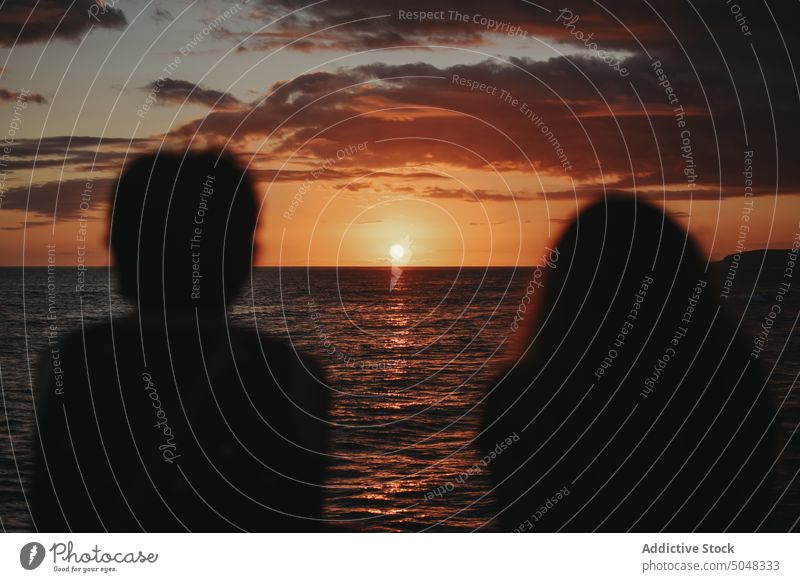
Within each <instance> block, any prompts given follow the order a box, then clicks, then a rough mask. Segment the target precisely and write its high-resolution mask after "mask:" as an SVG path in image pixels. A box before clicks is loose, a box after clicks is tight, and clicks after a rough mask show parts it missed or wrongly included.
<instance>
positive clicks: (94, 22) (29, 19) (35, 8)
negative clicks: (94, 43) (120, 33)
mask: <svg viewBox="0 0 800 582" xmlns="http://www.w3.org/2000/svg"><path fill="white" fill-rule="evenodd" d="M0 13H2V14H1V17H0V46H13V45H14V44H27V43H34V42H43V41H47V40H48V39H49V38H50V37H51V36H52V37H53V38H61V39H67V40H75V39H77V38H79V37H80V36H81V35H82V34H84V33H86V32H88V31H89V30H90V29H91V28H93V27H94V28H111V29H122V28H124V27H125V26H127V24H128V22H127V20H126V19H125V15H124V14H123V12H122V10H120V9H118V8H113V7H108V8H105V9H104V8H102V7H101V6H100V4H99V3H96V2H94V1H93V0H39V1H38V2H31V1H29V0H6V1H5V2H3V4H2V8H0Z"/></svg>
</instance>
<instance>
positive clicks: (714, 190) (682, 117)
mask: <svg viewBox="0 0 800 582" xmlns="http://www.w3.org/2000/svg"><path fill="white" fill-rule="evenodd" d="M659 61H660V64H661V67H663V68H664V70H666V71H669V72H668V73H667V74H668V77H669V83H670V86H671V87H672V89H673V90H674V91H675V94H676V95H678V97H679V102H678V103H677V105H676V104H674V103H670V102H669V100H668V97H669V95H668V94H667V93H666V92H665V88H664V86H663V85H659V82H660V79H659V78H658V77H657V75H656V73H655V71H654V67H653V65H652V63H651V61H649V60H648V59H647V58H646V57H643V56H639V55H637V56H631V57H629V58H627V59H626V60H625V61H624V64H625V66H626V67H627V68H628V69H629V71H630V75H629V76H627V77H623V76H621V75H620V74H619V73H618V72H617V71H615V70H613V68H611V67H609V66H608V65H607V64H606V63H603V62H602V61H600V60H598V59H589V58H579V59H570V58H566V57H560V58H554V59H550V60H547V61H534V60H531V59H526V58H510V59H508V61H507V62H502V61H497V60H486V61H484V62H480V63H476V64H470V65H455V66H452V67H446V68H437V67H435V66H433V65H430V64H426V63H412V64H404V65H387V64H382V63H373V64H369V65H362V66H358V67H352V68H343V69H340V70H337V71H333V72H327V73H326V72H317V73H312V74H308V75H301V76H299V77H297V78H295V79H292V80H291V81H286V82H282V83H278V84H276V85H274V86H273V87H272V88H271V91H270V94H269V95H268V97H267V99H266V100H264V101H263V102H258V103H255V104H252V105H251V106H249V107H248V108H247V109H242V110H240V111H220V112H212V113H211V114H209V115H207V116H205V117H204V118H202V119H200V120H197V121H195V122H191V123H189V124H187V125H185V126H184V127H182V128H179V129H178V130H176V131H175V132H174V133H173V134H172V136H173V137H176V138H179V139H187V140H188V139H191V138H192V137H193V136H195V135H196V134H197V133H198V132H199V133H200V134H201V135H203V136H204V137H206V138H207V139H208V140H209V141H212V142H213V141H215V140H216V141H218V142H220V143H224V142H226V141H227V140H228V139H229V138H231V140H232V142H233V143H237V141H239V142H241V143H247V142H250V141H252V140H253V139H263V138H264V137H265V136H267V135H269V136H270V140H269V144H270V146H269V147H270V149H269V150H267V151H266V152H265V153H264V159H265V160H271V161H273V162H278V161H279V162H281V163H282V162H284V161H286V160H289V159H291V160H292V161H293V162H295V161H298V160H304V161H305V160H312V161H313V160H315V159H316V160H323V159H327V158H330V157H334V156H336V152H337V151H339V150H341V149H342V148H347V147H350V146H352V145H353V144H357V143H362V142H363V143H366V144H367V147H366V149H365V150H364V151H363V152H357V153H355V154H354V155H352V156H347V157H345V158H344V159H342V160H341V161H340V162H339V163H337V166H336V167H337V169H338V170H342V169H344V168H347V167H351V166H352V167H356V166H358V167H365V168H372V169H377V170H380V169H382V168H387V167H403V166H406V167H408V166H421V165H430V164H433V165H435V164H446V165H450V166H456V167H462V168H472V169H488V168H489V167H490V166H489V164H491V167H493V168H494V169H495V170H498V171H507V170H518V171H524V172H530V173H531V175H532V179H531V180H532V181H531V186H530V187H531V188H532V189H535V188H536V187H537V186H536V182H535V181H534V178H533V172H534V171H536V172H543V173H545V174H550V175H565V176H569V177H571V178H573V179H575V180H577V181H580V182H581V183H584V184H592V185H597V187H598V188H600V189H602V187H603V185H604V184H605V187H606V188H616V189H621V190H628V191H633V190H634V189H642V188H644V189H647V190H656V189H658V188H666V189H667V190H668V195H671V196H676V197H678V198H686V197H690V196H691V197H694V198H708V199H712V198H719V197H728V196H734V195H737V194H738V195H741V194H742V193H743V192H744V177H743V175H742V171H743V167H744V164H745V153H744V152H745V151H749V150H752V151H754V152H755V156H754V165H755V167H756V168H757V171H756V174H755V178H754V190H755V192H756V193H757V194H769V193H773V194H774V193H775V191H776V189H777V191H778V192H779V193H790V192H797V191H800V165H798V164H796V163H795V162H794V159H795V158H796V157H797V154H798V146H797V140H796V138H795V136H796V133H797V131H796V130H797V121H796V115H794V113H793V112H794V110H795V109H796V107H797V104H796V101H797V93H796V88H793V87H792V83H793V77H792V76H790V75H783V76H779V75H777V74H772V79H773V80H772V81H769V82H768V83H767V84H766V85H765V84H764V82H763V80H762V77H761V75H760V73H759V74H757V75H752V74H750V73H752V70H751V67H752V66H756V65H757V63H756V62H755V61H752V60H751V61H748V62H744V61H742V62H741V63H740V65H739V66H740V67H742V68H743V70H744V71H746V72H747V73H748V74H746V75H738V76H737V77H736V85H735V89H736V93H735V95H734V96H733V98H732V85H731V77H730V76H729V75H728V73H727V71H726V70H725V69H724V67H717V68H716V69H715V68H714V67H713V66H712V65H711V64H710V63H705V62H693V63H691V64H687V63H686V62H684V61H682V60H681V59H680V58H678V57H667V56H665V57H663V59H659ZM762 66H763V67H764V70H765V71H766V70H769V71H777V70H778V69H779V68H780V66H779V64H778V63H772V62H770V63H762ZM692 67H694V68H695V70H700V68H702V70H703V71H706V73H705V78H704V79H703V81H702V82H699V81H698V79H697V77H696V76H695V74H694V70H693V69H692ZM459 78H463V79H468V80H470V81H473V80H474V81H476V82H478V83H483V84H485V86H486V87H488V88H492V89H491V90H489V89H487V90H485V91H480V90H476V91H471V90H470V89H469V88H467V87H465V86H462V85H459V83H458V82H454V80H457V79H459ZM792 89H793V90H794V92H793V91H792ZM740 105H741V109H740ZM676 107H681V108H682V110H681V112H680V114H679V113H678V111H677V110H676ZM765 107H767V108H771V109H772V112H773V113H774V115H775V117H776V120H778V121H776V123H775V125H774V126H773V125H772V123H771V116H770V115H769V113H768V111H769V109H767V111H765ZM743 121H744V124H743V123H742V122H743ZM776 143H777V144H778V145H779V147H777V148H776ZM310 163H313V162H310ZM687 172H690V173H693V176H687ZM690 178H691V179H690ZM681 184H683V186H684V189H683V190H681V188H680V186H681ZM594 187H595V186H592V188H594ZM569 195H570V196H572V194H571V193H569Z"/></svg>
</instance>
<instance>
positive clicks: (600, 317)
mask: <svg viewBox="0 0 800 582" xmlns="http://www.w3.org/2000/svg"><path fill="white" fill-rule="evenodd" d="M557 252H558V254H559V260H558V263H557V264H555V265H550V266H549V267H548V268H547V269H546V274H545V276H544V277H543V278H542V281H543V285H544V287H543V288H541V289H537V291H538V292H539V293H541V296H540V297H539V300H540V301H541V307H540V310H539V313H538V315H537V321H536V322H535V326H533V327H528V328H522V330H521V331H520V333H521V334H522V336H523V339H522V346H523V348H525V349H524V351H523V353H522V354H521V355H520V356H519V359H518V360H517V361H516V363H515V365H513V366H510V367H509V369H507V370H505V371H504V372H503V373H502V374H501V375H500V377H499V378H498V379H497V381H496V382H495V383H494V384H493V385H492V386H490V389H489V393H488V395H487V398H486V410H485V417H484V426H483V432H482V433H481V435H480V437H479V442H480V445H481V446H482V448H483V449H484V450H485V451H489V450H492V448H493V447H494V446H495V444H496V443H497V442H499V441H501V440H503V439H504V438H505V437H506V436H508V435H509V434H511V433H514V432H516V433H517V434H518V435H519V436H520V442H519V443H516V444H513V445H511V446H509V447H508V449H507V450H506V451H505V452H503V453H502V455H498V456H497V458H496V459H495V460H494V461H493V462H492V465H491V469H492V474H493V479H494V485H495V489H494V491H495V494H496V499H497V513H496V516H495V517H496V520H495V521H496V523H497V524H498V526H499V527H500V528H501V529H503V530H506V531H544V532H547V531H550V532H552V531H573V532H589V531H612V532H617V531H629V530H631V531H661V530H664V531H695V530H697V531H723V530H730V531H754V530H756V529H757V528H759V527H760V525H761V523H762V520H763V518H765V517H766V514H767V513H768V512H769V509H770V504H769V495H768V491H769V485H770V483H769V471H770V467H771V465H772V463H773V462H774V459H775V453H774V448H773V447H774V441H773V438H774V436H773V435H774V427H773V422H774V410H773V408H772V407H771V405H770V403H769V401H768V398H767V393H766V385H765V384H766V382H765V377H764V375H763V374H762V372H761V370H760V369H759V366H758V365H757V362H756V361H751V360H749V359H748V357H747V354H748V352H747V351H746V349H745V348H744V346H743V338H742V333H741V332H739V331H737V330H736V329H735V328H734V327H733V325H732V324H731V323H730V322H729V320H728V318H727V317H726V315H725V313H724V312H723V311H722V310H721V309H720V307H719V304H718V292H717V291H715V289H714V287H715V286H714V284H713V283H712V281H711V280H709V274H708V273H707V272H706V270H705V265H704V264H703V261H702V260H701V258H700V255H699V253H698V251H697V249H696V248H695V246H694V244H693V242H692V241H691V240H690V238H689V237H688V235H687V234H686V232H685V231H683V229H681V228H680V227H678V226H677V225H676V224H674V223H673V222H672V220H670V219H669V218H668V217H667V216H665V215H664V214H663V213H662V212H661V211H660V210H657V209H655V208H653V207H652V206H650V205H649V204H645V203H642V202H640V201H634V200H631V199H621V198H607V199H604V200H601V201H599V202H596V203H594V204H592V205H590V206H589V207H588V208H586V209H585V210H584V211H583V212H581V213H580V215H579V216H578V217H577V219H576V220H575V221H574V222H573V223H572V224H571V225H570V226H569V228H568V229H567V230H566V232H565V233H564V234H563V236H562V237H561V239H560V241H559V242H558V245H557Z"/></svg>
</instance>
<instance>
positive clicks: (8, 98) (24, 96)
mask: <svg viewBox="0 0 800 582" xmlns="http://www.w3.org/2000/svg"><path fill="white" fill-rule="evenodd" d="M18 99H20V100H21V101H22V102H23V103H36V104H39V105H45V104H47V99H45V97H44V95H42V94H40V93H20V92H17V91H9V90H8V89H0V103H13V102H15V101H17V100H18Z"/></svg>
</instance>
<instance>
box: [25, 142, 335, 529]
mask: <svg viewBox="0 0 800 582" xmlns="http://www.w3.org/2000/svg"><path fill="white" fill-rule="evenodd" d="M256 217H257V206H256V202H255V199H254V191H253V187H252V184H251V182H250V179H249V177H248V176H247V174H245V173H244V172H243V171H242V170H241V169H239V168H238V167H237V166H236V164H235V163H234V162H233V160H231V159H230V158H229V157H227V156H222V157H221V158H219V159H218V156H217V155H215V154H211V153H206V154H189V155H187V156H186V157H185V159H181V157H179V156H172V155H158V156H157V157H155V156H148V157H143V158H140V159H138V160H137V161H135V162H134V163H133V164H132V165H131V166H130V167H129V168H128V169H127V170H126V171H125V172H124V173H123V175H122V176H121V178H120V180H119V184H118V188H117V191H116V196H115V203H114V206H113V208H112V214H111V227H110V232H109V240H110V245H111V249H112V251H113V253H114V257H115V261H116V265H117V273H118V276H119V282H120V285H121V289H122V292H123V293H124V294H125V295H126V296H127V297H129V298H130V299H131V300H133V301H135V302H136V304H137V307H138V309H137V311H136V313H135V315H133V316H132V317H129V318H125V319H119V318H118V319H114V320H109V321H107V322H104V323H102V324H100V325H96V326H92V327H87V328H85V329H83V330H81V331H79V332H75V333H73V334H72V335H71V336H69V337H67V338H66V339H65V340H63V341H62V342H61V344H60V346H59V349H60V360H61V368H62V369H63V374H61V375H60V376H59V377H56V376H54V375H53V374H52V368H47V367H45V368H43V370H44V372H43V374H42V378H41V382H40V387H39V394H38V404H37V425H38V429H39V439H38V443H37V444H38V446H39V448H38V462H37V469H36V476H35V483H34V492H33V507H32V510H33V516H34V520H35V526H36V528H37V529H38V530H39V531H66V530H73V531H104V530H108V531H140V530H146V531H183V530H191V531H230V530H239V529H243V530H248V531H271V530H275V531H294V530H302V531H309V530H316V529H320V525H321V523H322V522H321V506H322V488H321V484H322V482H323V476H324V472H325V467H326V459H327V456H326V453H327V441H328V437H327V422H326V418H327V413H328V400H329V397H328V392H327V389H326V388H325V387H324V384H323V383H322V375H321V372H320V369H319V368H318V366H317V365H316V364H315V363H314V362H313V361H312V360H310V359H308V358H306V357H304V356H298V355H297V354H296V353H295V352H294V351H293V349H292V348H291V347H290V346H288V345H284V344H283V343H280V342H277V341H270V340H268V339H266V338H262V337H260V336H259V335H258V334H257V333H255V332H254V331H247V330H243V329H237V328H235V327H232V326H231V325H230V324H229V323H228V322H227V321H226V307H227V305H228V304H229V303H230V301H231V299H232V298H233V296H234V295H235V294H236V292H237V291H238V290H239V288H240V287H241V286H242V284H243V282H244V281H245V278H246V277H247V276H248V273H249V267H250V264H251V257H252V251H253V234H254V232H255V228H256ZM49 357H50V356H49V355H48V358H49Z"/></svg>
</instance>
